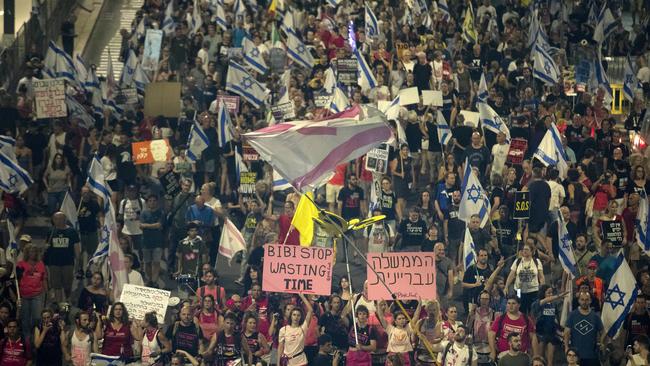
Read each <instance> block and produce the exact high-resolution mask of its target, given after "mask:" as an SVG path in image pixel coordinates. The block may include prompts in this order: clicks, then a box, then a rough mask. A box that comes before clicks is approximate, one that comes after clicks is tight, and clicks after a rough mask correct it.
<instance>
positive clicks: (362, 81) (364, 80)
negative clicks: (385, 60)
mask: <svg viewBox="0 0 650 366" xmlns="http://www.w3.org/2000/svg"><path fill="white" fill-rule="evenodd" d="M354 57H356V59H357V63H358V65H359V66H358V69H359V79H358V84H359V86H360V87H361V90H364V91H365V90H369V89H372V88H374V87H376V86H377V79H375V75H374V74H373V73H372V69H371V68H370V67H369V66H368V63H367V62H366V59H365V58H364V57H363V55H362V54H361V53H360V52H359V50H358V49H356V50H354Z"/></svg>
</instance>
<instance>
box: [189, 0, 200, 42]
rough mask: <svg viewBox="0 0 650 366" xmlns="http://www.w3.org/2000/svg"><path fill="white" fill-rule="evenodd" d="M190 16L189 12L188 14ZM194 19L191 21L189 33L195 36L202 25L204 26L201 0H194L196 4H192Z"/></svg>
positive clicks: (192, 17)
mask: <svg viewBox="0 0 650 366" xmlns="http://www.w3.org/2000/svg"><path fill="white" fill-rule="evenodd" d="M188 17H189V14H188ZM191 19H192V21H191V22H189V21H188V24H189V28H190V29H189V35H190V36H194V35H195V34H197V33H199V32H200V30H201V27H202V26H203V18H202V17H201V2H200V1H199V0H194V5H193V6H192V16H191Z"/></svg>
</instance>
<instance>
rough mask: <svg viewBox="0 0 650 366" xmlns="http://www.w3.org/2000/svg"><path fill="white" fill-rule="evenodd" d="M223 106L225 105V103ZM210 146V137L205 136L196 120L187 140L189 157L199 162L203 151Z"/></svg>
mask: <svg viewBox="0 0 650 366" xmlns="http://www.w3.org/2000/svg"><path fill="white" fill-rule="evenodd" d="M221 104H222V105H223V103H221ZM208 146H210V140H209V139H208V135H206V134H205V131H203V128H201V125H199V122H198V121H197V120H196V119H194V122H193V123H192V129H191V130H190V135H189V137H188V138H187V154H186V155H187V157H188V158H189V159H190V160H192V161H194V162H195V161H197V160H199V158H201V153H203V150H205V149H207V148H208Z"/></svg>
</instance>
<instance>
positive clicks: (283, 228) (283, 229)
mask: <svg viewBox="0 0 650 366" xmlns="http://www.w3.org/2000/svg"><path fill="white" fill-rule="evenodd" d="M292 219H293V218H291V217H289V216H287V215H284V214H282V215H280V218H279V219H278V222H279V224H280V233H279V234H278V241H279V242H280V243H284V244H287V245H300V232H299V231H298V229H296V228H293V229H291V220H292ZM289 230H291V232H290V233H289ZM287 233H289V236H287ZM284 238H287V240H286V241H285V240H284Z"/></svg>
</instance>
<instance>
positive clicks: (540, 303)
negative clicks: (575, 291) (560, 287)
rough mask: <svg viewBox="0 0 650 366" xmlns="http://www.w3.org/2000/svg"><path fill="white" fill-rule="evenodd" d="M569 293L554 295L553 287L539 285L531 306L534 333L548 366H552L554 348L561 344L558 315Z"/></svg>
mask: <svg viewBox="0 0 650 366" xmlns="http://www.w3.org/2000/svg"><path fill="white" fill-rule="evenodd" d="M568 293H569V292H568V291H567V292H565V293H563V294H559V295H554V294H553V287H551V286H549V285H546V284H544V285H541V286H540V287H539V293H538V295H537V300H536V301H535V302H534V303H533V305H532V315H533V318H534V319H536V323H535V332H536V333H537V339H538V341H539V347H538V349H539V350H540V353H541V354H542V355H543V356H544V357H546V359H547V360H548V366H553V355H554V352H555V347H556V346H559V345H560V344H561V342H560V339H559V338H558V336H557V331H558V329H559V322H558V320H559V319H558V315H559V314H560V306H561V302H559V301H558V300H562V299H563V298H564V296H566V295H567V294H568Z"/></svg>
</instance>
